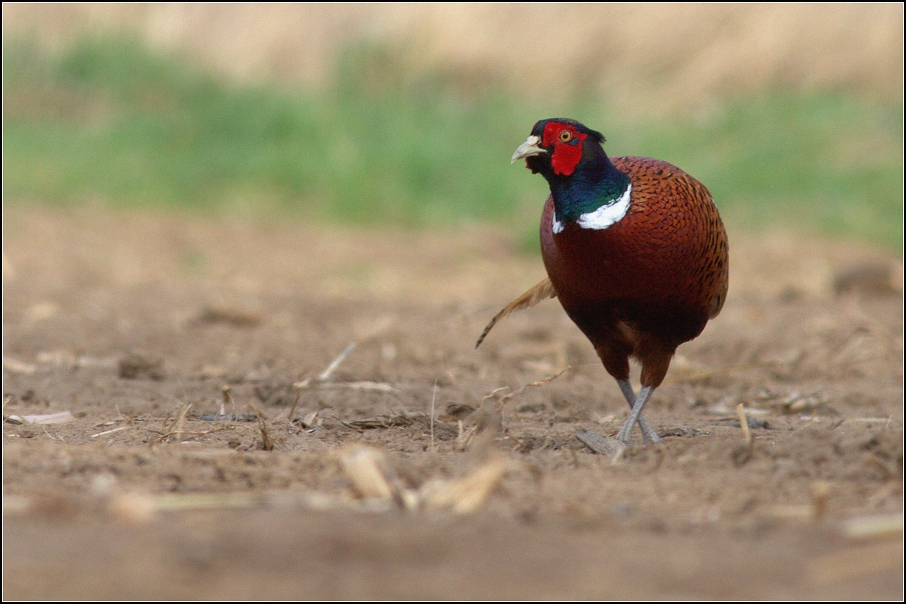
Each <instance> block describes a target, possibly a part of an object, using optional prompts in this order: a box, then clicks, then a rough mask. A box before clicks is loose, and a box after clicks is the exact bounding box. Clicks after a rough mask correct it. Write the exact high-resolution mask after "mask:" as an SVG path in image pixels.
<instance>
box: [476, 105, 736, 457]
mask: <svg viewBox="0 0 906 604" xmlns="http://www.w3.org/2000/svg"><path fill="white" fill-rule="evenodd" d="M603 142H604V137H603V136H602V135H601V134H600V133H599V132H596V131H594V130H591V129H589V128H587V127H585V126H584V125H582V124H580V123H579V122H577V121H575V120H570V119H562V118H555V119H547V120H541V121H540V122H538V123H536V124H535V126H534V128H532V133H531V136H529V137H528V139H527V140H526V141H525V143H523V144H522V145H520V146H519V148H518V149H516V152H515V153H513V162H515V161H516V160H517V159H525V163H526V167H527V168H529V169H530V170H531V171H532V173H540V174H541V175H542V176H544V178H545V179H547V182H548V184H549V185H550V190H551V195H550V197H548V198H547V202H546V203H545V205H544V211H543V212H542V214H541V253H542V256H543V258H544V266H545V268H546V269H547V274H548V277H549V279H545V280H544V281H542V282H541V283H539V284H538V285H536V286H535V287H533V288H532V289H530V290H529V291H527V292H525V293H524V294H523V295H522V296H520V297H519V298H517V299H516V300H515V301H514V302H513V303H511V304H510V305H509V306H507V307H506V308H504V309H503V310H502V311H500V313H498V315H497V316H496V317H494V319H492V320H491V323H490V324H489V325H488V327H487V328H485V332H484V333H483V334H482V335H481V338H479V340H478V344H481V342H482V340H483V339H484V337H485V336H486V335H487V333H488V331H490V329H491V327H493V325H494V323H496V322H497V320H498V319H500V318H501V317H503V316H505V315H507V314H509V313H510V312H512V311H514V310H519V309H521V308H526V307H528V306H532V305H534V304H537V303H538V302H540V301H541V300H543V299H546V298H549V297H555V296H556V297H557V298H558V299H559V300H560V303H561V304H562V305H563V309H564V310H565V311H566V314H567V315H569V317H570V318H571V319H572V320H573V322H575V324H576V325H577V326H578V327H579V329H580V330H582V332H583V333H584V334H585V335H586V336H587V337H588V339H589V340H591V343H592V345H594V348H595V351H596V352H597V353H598V356H599V357H600V358H601V361H602V362H603V363H604V368H605V369H606V370H607V372H608V373H609V374H610V375H611V376H613V377H614V378H615V379H616V380H617V383H618V384H619V386H620V390H621V391H622V392H623V395H624V397H625V398H626V401H627V402H628V403H629V406H630V407H631V408H632V411H631V412H630V414H629V417H628V418H627V419H626V422H625V423H624V424H623V426H622V427H621V428H620V431H619V432H618V433H617V435H616V438H618V439H619V440H621V441H623V442H624V443H627V444H628V442H629V439H630V436H631V433H632V428H633V426H634V425H635V424H636V422H638V424H639V429H640V430H641V433H642V439H643V441H644V442H645V443H646V444H647V443H651V442H660V438H659V437H658V435H657V433H656V432H655V431H654V430H653V429H652V428H651V426H650V425H649V424H648V422H647V421H645V418H644V417H643V416H642V409H643V408H644V406H645V403H647V402H648V400H649V398H651V394H652V392H653V391H654V389H655V388H657V387H658V386H660V384H661V382H662V381H663V380H664V376H665V375H666V374H667V368H668V367H669V365H670V360H671V359H672V358H673V354H674V352H676V348H677V346H679V345H680V344H682V343H683V342H688V341H689V340H692V339H693V338H695V337H697V336H698V335H699V334H700V333H701V332H702V330H703V329H704V328H705V324H706V323H707V322H708V320H709V319H712V318H714V317H716V316H717V314H718V313H719V312H720V309H721V307H723V304H724V300H725V299H726V297H727V285H728V274H729V267H730V265H729V258H728V245H727V233H726V230H725V229H724V225H723V222H722V221H721V219H720V215H719V214H718V212H717V207H716V206H715V205H714V200H713V199H712V198H711V194H710V193H709V192H708V189H706V188H705V186H704V185H703V184H701V183H700V182H698V181H697V180H695V179H694V178H692V177H691V176H689V175H688V174H686V173H685V172H683V171H682V170H680V169H679V168H677V167H676V166H674V165H672V164H669V163H667V162H665V161H661V160H657V159H651V158H648V157H615V158H612V159H611V158H608V156H607V154H606V153H605V152H604V149H603V148H602V147H601V144H602V143H603ZM478 344H476V346H477V345H478ZM630 358H633V359H635V360H637V361H638V362H640V363H641V365H642V377H641V384H642V387H641V390H640V391H639V394H638V396H636V394H635V392H634V391H633V388H632V385H631V384H630V382H629V359H630Z"/></svg>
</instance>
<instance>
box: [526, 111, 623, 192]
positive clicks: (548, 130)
mask: <svg viewBox="0 0 906 604" xmlns="http://www.w3.org/2000/svg"><path fill="white" fill-rule="evenodd" d="M603 142H604V136H603V135H602V134H601V133H600V132H597V131H595V130H591V129H590V128H586V127H585V126H583V125H582V124H580V123H579V122H577V121H576V120H571V119H566V118H553V119H547V120H541V121H540V122H537V123H536V124H535V126H534V128H532V134H531V136H529V137H528V139H526V141H525V142H524V143H522V144H521V145H520V146H519V148H518V149H516V152H515V153H513V162H515V161H516V160H517V159H523V158H524V159H525V165H526V167H527V168H528V169H530V170H531V171H532V173H539V172H540V173H541V174H542V175H543V176H544V177H545V178H546V179H547V180H548V181H550V180H551V179H552V178H569V177H570V176H572V175H573V174H574V173H575V172H576V169H577V168H578V167H580V164H581V165H588V164H595V163H598V162H600V161H601V160H602V159H605V158H606V157H607V156H606V155H605V154H604V149H602V148H601V143H603Z"/></svg>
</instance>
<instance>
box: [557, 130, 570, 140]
mask: <svg viewBox="0 0 906 604" xmlns="http://www.w3.org/2000/svg"><path fill="white" fill-rule="evenodd" d="M571 140H573V133H572V132H570V131H569V130H564V131H563V132H561V133H560V142H561V143H568V142H569V141H571Z"/></svg>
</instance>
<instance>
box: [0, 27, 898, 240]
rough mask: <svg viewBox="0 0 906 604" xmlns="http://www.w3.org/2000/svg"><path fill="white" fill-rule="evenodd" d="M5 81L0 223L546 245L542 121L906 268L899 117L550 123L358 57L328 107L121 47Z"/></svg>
mask: <svg viewBox="0 0 906 604" xmlns="http://www.w3.org/2000/svg"><path fill="white" fill-rule="evenodd" d="M3 61H4V64H3V83H4V105H3V110H4V114H3V117H4V140H3V168H4V181H3V194H4V200H5V202H6V203H31V202H42V203H58V204H79V203H83V202H84V201H86V200H92V201H97V200H100V201H102V202H104V203H108V204H111V205H118V206H129V207H131V206H144V207H164V208H181V209H199V210H202V211H205V210H214V211H237V210H242V211H245V212H252V213H255V212H260V213H271V212H278V213H280V214H281V215H290V216H292V215H297V216H300V217H303V218H309V217H314V218H316V219H318V220H331V221H339V222H347V223H348V222H351V223H357V224H403V225H411V226H421V225H426V226H446V225H450V224H455V223H462V222H469V221H498V222H504V221H508V222H510V223H512V224H513V228H514V229H515V230H517V232H524V233H533V232H534V230H535V224H536V222H537V217H538V214H539V213H540V207H541V203H542V201H543V198H544V197H545V196H546V185H545V183H544V182H543V180H542V179H541V178H540V177H537V176H534V177H533V176H532V175H531V174H529V173H528V172H527V171H526V170H524V169H520V168H519V167H518V166H511V165H510V164H509V157H510V155H511V154H512V151H513V149H515V147H516V146H517V145H519V144H520V143H521V142H522V141H524V140H525V137H526V136H528V133H529V130H530V129H531V126H532V124H533V123H534V121H535V120H537V119H540V118H545V117H553V116H555V115H556V116H569V117H575V118H576V119H579V120H581V121H583V122H585V123H586V124H588V125H589V126H591V127H593V128H596V129H598V130H601V131H603V132H604V133H605V135H606V136H607V138H608V143H607V146H606V147H605V148H606V149H607V150H608V152H609V153H611V154H613V155H650V156H653V157H659V158H661V159H665V160H667V161H671V162H673V163H675V164H677V165H679V166H680V167H682V168H683V169H685V170H686V171H688V172H690V173H691V174H693V175H694V176H696V177H697V178H699V179H700V180H702V181H703V182H704V183H706V185H707V186H708V187H709V189H710V190H711V192H712V193H713V194H714V197H715V200H716V201H717V203H718V206H719V207H720V208H721V211H722V212H723V213H724V215H725V216H726V217H727V219H728V220H729V221H730V222H731V224H733V225H738V226H739V227H741V228H747V229H759V228H767V227H775V226H778V225H779V226H782V227H784V228H791V229H794V230H804V231H809V232H815V233H829V234H835V235H843V236H848V237H854V238H860V239H863V240H868V241H873V242H877V243H880V244H884V245H888V246H891V247H895V248H899V249H902V236H903V228H902V219H903V204H902V199H903V179H902V176H903V147H902V143H903V139H902V131H903V122H902V104H901V103H888V104H884V103H881V102H868V101H864V100H859V99H856V98H854V97H847V96H844V95H839V94H837V95H818V94H816V95H811V96H807V97H796V96H790V95H787V94H782V93H772V94H765V95H764V96H762V97H761V98H757V99H744V100H737V101H734V102H731V103H729V104H728V105H726V106H724V107H723V108H722V109H721V110H719V111H715V112H713V114H711V115H709V116H706V117H702V118H699V119H697V120H693V119H691V118H687V119H678V118H669V119H668V118H666V117H660V118H659V117H656V116H652V117H650V118H644V119H637V120H634V121H632V122H631V123H630V122H627V121H624V120H621V119H620V118H619V116H618V114H616V113H615V112H614V111H613V110H612V108H608V107H602V106H600V104H598V103H596V102H593V101H590V100H587V99H586V100H582V99H579V100H572V101H566V102H560V103H557V104H554V103H553V102H551V103H550V104H542V103H540V102H538V101H519V100H515V99H514V98H512V97H507V96H504V95H503V94H502V93H497V94H494V93H487V92H486V93H482V94H477V93H475V94H463V93H461V92H457V90H456V89H455V88H454V87H452V86H450V85H448V84H447V83H446V82H445V81H444V80H443V78H442V77H441V76H437V77H435V78H427V79H424V78H423V79H420V80H415V81H413V80H411V79H407V78H406V77H404V76H400V75H397V74H398V72H399V70H396V69H394V64H393V60H392V57H388V56H387V55H384V54H382V53H381V52H379V51H376V50H374V49H361V48H359V49H351V50H350V51H349V52H348V53H347V54H346V55H345V56H344V58H343V59H342V60H341V61H340V63H339V64H338V65H337V68H336V70H335V81H334V84H333V85H332V86H330V87H329V88H328V89H326V90H323V89H286V88H285V87H283V88H281V87H279V86H276V85H268V84H260V85H257V86H230V85H228V84H227V83H225V82H223V81H220V80H218V79H216V78H215V77H214V76H213V75H211V74H209V73H205V72H204V71H202V70H201V69H199V68H197V67H194V66H193V65H192V64H191V63H190V62H188V61H185V60H180V59H177V58H175V57H168V56H160V55H156V54H154V53H151V52H150V51H148V50H147V49H145V48H143V47H142V46H141V45H139V44H138V43H136V42H132V41H128V40H122V39H106V40H100V41H97V40H96V41H93V42H83V43H79V44H76V45H74V46H72V47H70V48H68V49H65V50H64V51H63V52H61V53H59V54H56V55H54V56H49V55H47V54H45V53H42V52H41V51H39V50H38V49H37V47H35V46H33V45H31V44H29V43H27V42H23V41H18V42H15V41H14V42H7V43H5V48H4V58H3ZM527 237H528V238H529V239H534V237H535V236H534V235H528V236H527ZM534 245H535V246H537V243H535V244H534Z"/></svg>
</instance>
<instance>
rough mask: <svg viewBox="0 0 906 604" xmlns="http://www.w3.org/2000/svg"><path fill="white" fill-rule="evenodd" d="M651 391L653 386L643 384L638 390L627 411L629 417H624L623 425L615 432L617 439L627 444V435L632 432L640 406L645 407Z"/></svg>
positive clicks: (640, 410) (640, 411)
mask: <svg viewBox="0 0 906 604" xmlns="http://www.w3.org/2000/svg"><path fill="white" fill-rule="evenodd" d="M652 392H654V388H652V387H651V386H645V387H644V388H642V389H641V390H639V396H638V398H636V399H635V404H634V405H633V406H632V411H630V412H629V417H628V418H626V422H625V423H624V424H623V427H622V428H620V431H619V432H617V435H616V439H617V440H622V441H623V442H624V443H626V444H627V445H628V444H629V436H630V435H631V434H632V427H633V426H635V423H636V422H637V421H638V419H639V416H640V415H641V414H642V408H643V407H645V403H647V402H648V399H650V398H651V393H652Z"/></svg>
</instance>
